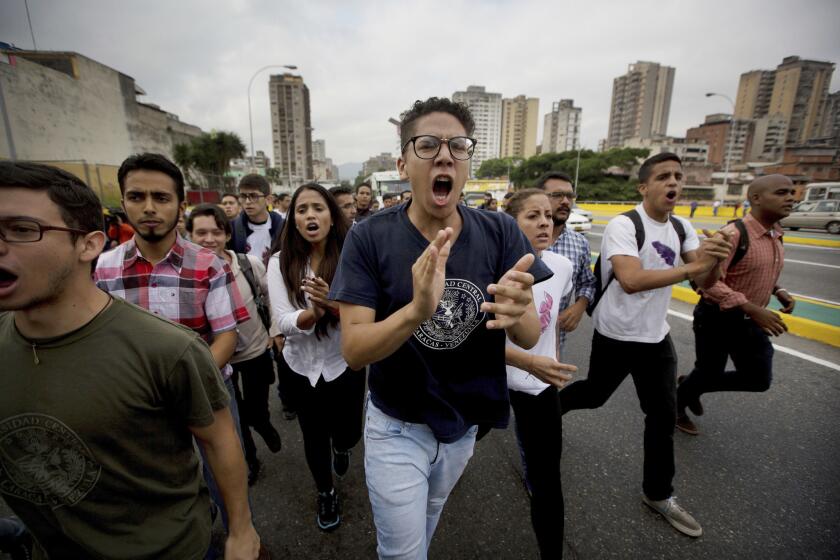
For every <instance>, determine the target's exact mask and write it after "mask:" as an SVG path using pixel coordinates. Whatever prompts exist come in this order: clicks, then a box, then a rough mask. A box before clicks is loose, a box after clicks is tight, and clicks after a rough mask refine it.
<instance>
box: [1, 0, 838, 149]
mask: <svg viewBox="0 0 840 560" xmlns="http://www.w3.org/2000/svg"><path fill="white" fill-rule="evenodd" d="M29 8H30V12H31V15H32V26H33V29H34V33H35V40H36V41H37V45H38V48H39V49H43V50H66V51H77V52H79V53H81V54H83V55H85V56H87V57H90V58H92V59H94V60H97V61H99V62H101V63H103V64H106V65H108V66H111V67H112V68H115V69H117V70H119V71H121V72H123V73H125V74H128V75H129V76H132V77H133V78H135V79H136V80H137V83H138V84H139V85H140V86H141V87H142V88H143V89H144V90H145V91H146V92H147V94H148V95H147V96H146V97H145V98H143V99H144V100H145V101H146V102H149V103H156V104H159V105H160V106H161V107H162V108H163V109H165V110H167V111H170V112H173V113H176V114H178V115H179V116H180V118H181V120H183V121H186V122H189V123H193V124H196V125H198V126H200V127H202V128H203V129H204V130H208V131H209V130H211V129H214V128H215V129H220V130H232V131H234V132H236V133H238V134H239V135H240V137H242V139H243V142H244V143H245V144H246V146H247V145H248V143H249V141H248V138H249V135H248V104H247V96H246V93H247V86H248V80H249V79H250V78H251V76H252V75H253V73H254V72H255V71H256V70H257V69H259V68H260V67H262V66H265V65H268V64H295V65H297V66H298V67H299V70H298V72H299V73H300V74H301V75H302V76H303V78H304V80H305V82H306V84H307V85H308V86H309V91H310V96H311V105H312V126H313V127H314V128H315V130H314V132H313V139H317V138H323V139H324V140H326V147H327V156H328V157H331V158H332V159H333V161H334V163H336V164H341V163H346V162H350V161H356V162H358V161H363V160H365V159H367V158H368V157H369V156H371V155H374V154H378V153H380V152H383V151H396V149H397V148H396V146H397V144H398V142H397V140H396V134H395V128H394V126H393V125H391V124H389V123H388V122H387V121H388V118H389V117H398V116H399V114H400V113H401V112H402V111H404V110H405V109H407V108H408V107H409V105H410V104H411V103H412V102H413V101H414V100H415V99H418V98H426V97H428V96H432V95H437V96H451V95H452V93H453V92H454V91H456V90H463V89H465V88H466V86H468V85H471V84H475V85H484V86H486V87H487V89H488V91H493V92H499V93H502V94H503V95H504V96H505V97H513V96H515V95H518V94H525V95H528V96H529V97H538V98H539V100H540V117H539V122H540V131H539V135H538V138H537V142H538V143H540V142H541V141H542V120H543V115H544V114H545V113H546V112H548V111H549V110H550V108H551V103H552V101H557V100H559V99H561V98H564V99H565V98H571V99H574V101H575V105H576V106H579V107H582V108H583V123H582V141H583V145H584V147H586V148H592V149H595V148H596V147H597V145H598V140H599V139H601V138H604V137H605V136H606V134H607V123H608V120H609V110H610V96H611V92H612V81H613V78H615V77H616V76H619V75H621V74H623V73H624V72H626V71H627V65H628V64H629V63H632V62H635V61H637V60H650V61H654V62H659V63H661V64H666V65H669V66H673V67H675V68H676V76H675V81H674V92H673V100H672V103H671V114H670V120H669V126H668V133H669V134H671V135H675V136H684V135H685V131H686V129H687V128H688V127H691V126H695V125H696V124H698V123H700V122H702V120H703V117H704V115H706V114H710V113H716V112H731V109H730V106H729V104H728V103H727V102H726V101H725V100H723V99H720V98H710V99H707V98H705V97H704V95H703V94H704V93H705V92H707V91H715V92H720V93H725V94H728V95H729V96H731V97H732V98H733V99H734V97H735V94H736V91H737V88H738V78H739V76H740V74H741V73H742V72H745V71H748V70H752V69H758V68H766V69H772V68H775V67H776V65H778V64H779V63H780V62H781V60H782V58H783V57H785V56H788V55H799V56H801V57H803V58H812V59H817V60H827V61H831V62H834V63H838V62H840V34H838V31H837V29H838V22H840V2H838V1H837V0H800V1H798V2H791V1H789V0H760V1H752V0H750V1H746V0H726V1H719V0H712V1H705V2H704V1H699V0H691V1H677V0H659V1H614V2H606V1H600V0H583V1H576V2H569V1H559V0H554V1H550V2H533V1H523V0H516V1H503V0H496V1H489V2H487V1H485V2H479V1H478V0H473V1H470V2H465V1H461V0H446V1H443V2H437V1H431V0H427V1H423V2H416V1H415V2H397V1H391V2H372V1H368V2H354V1H350V0H345V1H335V2H334V1H323V2H322V1H317V0H312V1H310V2H283V1H271V0H264V1H263V0H226V1H218V2H209V1H198V0H176V1H172V0H169V1H146V2H123V1H94V0H74V1H73V2H64V1H59V0H29ZM0 41H5V42H10V43H14V44H15V45H16V46H18V47H21V48H31V47H32V38H31V36H30V33H29V26H28V24H27V20H26V11H25V8H24V2H23V0H0ZM278 72H279V71H278ZM270 73H271V72H269V71H267V72H264V73H262V74H261V75H259V76H258V77H257V78H256V80H254V86H253V90H252V104H253V115H254V138H255V144H256V149H258V150H259V149H263V150H265V151H266V152H267V153H268V154H269V155H271V151H270V147H271V126H270V114H269V104H268V87H267V83H268V78H269V74H270ZM838 89H840V77H838V71H835V73H834V77H833V80H832V84H831V89H830V91H836V90H838Z"/></svg>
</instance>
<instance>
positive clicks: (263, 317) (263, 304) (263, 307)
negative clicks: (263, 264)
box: [236, 253, 271, 331]
mask: <svg viewBox="0 0 840 560" xmlns="http://www.w3.org/2000/svg"><path fill="white" fill-rule="evenodd" d="M236 260H237V261H238V262H239V268H241V269H242V275H243V276H245V280H246V281H247V282H248V286H250V287H251V293H252V294H254V303H255V304H256V306H257V314H258V315H259V316H260V321H262V324H263V326H264V327H265V330H267V331H270V330H271V310H270V309H269V307H268V298H267V297H266V294H264V293H263V291H262V290H261V289H260V284H259V282H257V279H256V278H255V277H254V269H253V268H251V261H250V260H248V255H243V254H242V253H236Z"/></svg>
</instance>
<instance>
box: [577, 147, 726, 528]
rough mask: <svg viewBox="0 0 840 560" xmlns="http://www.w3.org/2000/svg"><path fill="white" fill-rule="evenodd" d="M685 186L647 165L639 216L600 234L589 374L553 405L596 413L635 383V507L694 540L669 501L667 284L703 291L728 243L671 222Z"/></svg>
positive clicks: (617, 221)
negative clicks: (640, 427)
mask: <svg viewBox="0 0 840 560" xmlns="http://www.w3.org/2000/svg"><path fill="white" fill-rule="evenodd" d="M682 188H683V172H682V162H681V161H680V158H679V157H677V156H676V155H675V154H671V153H662V154H657V155H655V156H653V157H651V158H649V159H647V160H646V161H645V162H644V163H643V164H642V166H641V168H640V169H639V192H640V193H641V194H642V203H641V204H639V205H638V206H636V208H635V210H634V212H636V215H632V216H631V215H630V214H631V212H632V211H631V212H628V213H627V214H623V215H620V216H616V217H615V218H613V219H612V220H610V223H609V224H608V225H607V227H606V229H605V230H604V237H603V239H602V242H601V271H600V272H601V277H600V278H599V280H600V283H601V286H603V290H602V296H601V298H600V300H598V299H597V295H596V302H595V309H594V312H593V314H592V321H593V323H594V326H595V333H594V335H593V338H592V354H591V356H590V363H589V374H588V377H587V379H585V380H582V381H578V382H576V383H573V384H571V385H569V386H568V387H567V388H565V389H564V390H562V391H561V392H560V404H561V409H562V411H563V413H566V412H568V411H570V410H575V409H579V408H599V407H600V406H601V405H603V404H604V403H605V402H606V401H607V399H609V397H610V396H611V395H612V394H613V392H614V391H615V390H616V389H617V388H618V386H619V385H620V384H621V382H622V381H623V380H624V378H625V377H627V375H628V374H630V375H632V376H633V382H634V384H635V386H636V393H637V394H638V396H639V404H640V405H641V408H642V411H643V412H644V413H645V435H644V454H645V458H644V478H643V483H642V489H643V492H644V493H643V495H642V501H643V502H644V503H645V504H647V505H649V506H650V507H651V508H653V509H654V510H655V511H657V512H658V513H660V514H662V516H663V517H665V519H666V520H667V521H668V522H669V523H670V524H671V525H673V526H674V527H675V528H676V529H677V530H679V531H681V532H682V533H684V534H686V535H689V536H692V537H699V536H700V535H702V534H703V529H702V528H701V527H700V524H699V523H697V521H696V520H695V519H694V518H693V517H692V516H691V515H690V514H689V513H688V512H687V511H685V510H684V509H683V508H682V507H680V506H679V505H678V504H677V502H676V500H675V499H674V496H673V495H672V493H673V487H672V485H671V483H672V480H673V478H674V426H675V422H676V410H677V409H676V365H677V355H676V352H675V351H674V346H673V344H672V343H671V338H670V336H669V335H668V331H669V326H668V323H667V321H666V316H667V313H668V304H669V303H670V300H671V285H673V284H677V283H679V282H682V281H684V280H694V281H695V282H696V283H697V284H698V285H700V286H701V287H709V286H711V285H712V284H714V282H715V281H716V280H717V278H718V276H719V274H720V269H719V267H718V266H717V265H718V263H719V262H720V261H721V260H723V259H725V258H726V256H727V255H728V253H729V248H730V245H729V243H728V239H727V238H726V236H725V235H723V234H715V235H714V236H712V235H711V234H709V233H708V232H706V234H707V238H706V239H704V240H703V242H702V243H701V242H700V240H699V238H698V236H697V234H696V232H695V231H694V228H693V227H691V224H690V223H689V222H688V221H687V220H684V219H683V218H678V217H676V216H673V211H674V207H675V205H676V203H677V200H678V199H679V196H680V193H681V192H682ZM637 224H638V225H637ZM680 229H682V230H683V232H684V236H685V239H684V241H682V243H681V239H680V237H681V234H680V233H679V230H680ZM642 234H643V235H642ZM680 256H682V261H683V264H680V263H679V257H680ZM612 280H617V281H612Z"/></svg>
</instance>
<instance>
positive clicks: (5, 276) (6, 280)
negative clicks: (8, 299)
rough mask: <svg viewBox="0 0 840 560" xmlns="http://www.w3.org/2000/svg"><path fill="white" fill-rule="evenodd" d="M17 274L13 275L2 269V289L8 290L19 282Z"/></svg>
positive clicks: (0, 273)
mask: <svg viewBox="0 0 840 560" xmlns="http://www.w3.org/2000/svg"><path fill="white" fill-rule="evenodd" d="M17 278H18V277H17V274H12V273H11V272H9V271H8V270H4V269H2V268H0V288H8V287H9V286H11V285H12V284H14V283H15V282H17Z"/></svg>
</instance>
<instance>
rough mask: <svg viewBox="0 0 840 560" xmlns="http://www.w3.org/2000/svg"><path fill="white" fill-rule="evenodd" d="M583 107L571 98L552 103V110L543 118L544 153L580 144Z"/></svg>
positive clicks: (562, 150) (576, 146)
mask: <svg viewBox="0 0 840 560" xmlns="http://www.w3.org/2000/svg"><path fill="white" fill-rule="evenodd" d="M581 111H582V109H581V108H580V107H575V102H574V101H573V100H571V99H561V100H560V101H555V102H554V103H552V104H551V112H550V113H546V115H545V118H544V119H543V141H542V153H544V154H547V153H558V154H559V153H561V152H567V151H569V150H577V149H578V146H580V117H581Z"/></svg>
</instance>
